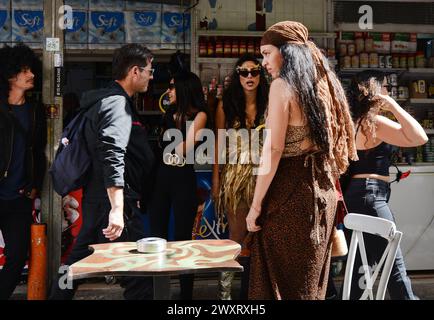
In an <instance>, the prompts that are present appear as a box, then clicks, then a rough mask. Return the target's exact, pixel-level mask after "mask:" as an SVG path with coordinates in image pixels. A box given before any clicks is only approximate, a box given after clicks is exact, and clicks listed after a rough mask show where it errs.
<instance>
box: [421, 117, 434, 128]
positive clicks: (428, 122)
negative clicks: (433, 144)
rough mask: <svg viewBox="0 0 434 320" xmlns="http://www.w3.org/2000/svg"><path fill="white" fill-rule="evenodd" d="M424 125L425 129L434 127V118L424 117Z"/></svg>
mask: <svg viewBox="0 0 434 320" xmlns="http://www.w3.org/2000/svg"><path fill="white" fill-rule="evenodd" d="M422 127H423V128H424V129H433V128H434V127H433V120H432V119H423V120H422Z"/></svg>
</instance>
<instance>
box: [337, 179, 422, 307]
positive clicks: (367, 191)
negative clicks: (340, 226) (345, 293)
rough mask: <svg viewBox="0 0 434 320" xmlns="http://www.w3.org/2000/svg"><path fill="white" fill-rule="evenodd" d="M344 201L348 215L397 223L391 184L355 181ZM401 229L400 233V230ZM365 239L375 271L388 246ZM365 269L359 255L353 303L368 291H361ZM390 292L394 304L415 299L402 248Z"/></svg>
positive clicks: (371, 237) (377, 239) (382, 241)
mask: <svg viewBox="0 0 434 320" xmlns="http://www.w3.org/2000/svg"><path fill="white" fill-rule="evenodd" d="M344 198H345V202H346V205H347V207H348V212H350V213H359V214H366V215H369V216H373V217H379V218H384V219H387V220H390V221H393V222H395V218H394V216H393V213H392V211H391V210H390V208H389V205H388V202H389V198H390V184H389V183H387V182H385V181H382V180H378V179H370V178H364V179H359V178H354V179H351V181H350V183H349V186H348V188H347V190H346V191H345V194H344ZM397 229H398V230H399V227H398V228H397ZM347 236H348V234H347ZM363 237H364V241H365V245H366V253H367V258H368V263H369V265H370V266H371V268H372V266H373V265H374V264H376V263H378V262H379V261H380V259H381V256H382V255H383V252H384V250H385V248H386V246H387V240H385V239H383V238H380V237H379V236H375V235H369V234H364V235H363ZM347 239H348V238H347ZM361 265H362V263H361V258H360V253H359V251H357V254H356V260H355V264H354V271H353V277H352V283H351V296H350V298H351V299H359V298H360V297H361V295H362V293H363V291H364V290H363V289H362V288H360V283H361V281H360V280H361V277H363V270H361ZM387 290H388V292H389V295H390V298H391V299H392V300H414V299H415V296H414V294H413V290H412V288H411V282H410V279H409V278H408V276H407V272H406V268H405V264H404V258H403V256H402V252H401V249H400V248H398V252H397V254H396V258H395V262H394V264H393V268H392V272H391V274H390V278H389V283H388V286H387Z"/></svg>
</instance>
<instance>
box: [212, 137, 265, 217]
mask: <svg viewBox="0 0 434 320" xmlns="http://www.w3.org/2000/svg"><path fill="white" fill-rule="evenodd" d="M237 134H238V130H237V129H233V130H228V133H227V136H228V138H229V139H228V140H229V141H235V140H234V139H235V137H236V135H237ZM249 144H250V146H253V147H252V148H251V147H250V146H246V145H241V143H240V141H239V140H238V141H237V145H236V148H230V147H229V144H228V146H227V148H226V150H225V151H224V152H226V164H225V165H224V167H223V169H222V171H221V173H220V193H219V198H218V200H217V203H216V212H217V214H218V216H219V217H220V218H222V217H223V215H224V214H225V213H227V212H228V211H230V212H232V213H233V214H236V211H237V209H238V208H239V207H240V205H241V206H243V207H245V206H247V207H250V204H251V203H252V200H253V194H254V192H255V182H256V176H255V175H254V172H253V171H254V169H255V167H257V165H256V164H255V162H256V163H258V161H259V158H260V155H261V150H262V147H261V146H262V132H260V130H255V129H252V130H250V129H249ZM256 146H258V147H259V148H256ZM234 159H235V160H236V162H235V161H234ZM254 159H256V160H254ZM231 161H232V162H231ZM234 162H235V163H234Z"/></svg>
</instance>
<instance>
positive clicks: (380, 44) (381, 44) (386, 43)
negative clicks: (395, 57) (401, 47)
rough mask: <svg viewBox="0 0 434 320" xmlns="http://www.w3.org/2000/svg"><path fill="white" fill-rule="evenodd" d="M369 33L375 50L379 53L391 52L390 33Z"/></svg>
mask: <svg viewBox="0 0 434 320" xmlns="http://www.w3.org/2000/svg"><path fill="white" fill-rule="evenodd" d="M369 35H370V36H371V37H372V40H373V44H372V46H373V51H375V52H377V53H384V54H387V53H390V33H386V32H370V33H369Z"/></svg>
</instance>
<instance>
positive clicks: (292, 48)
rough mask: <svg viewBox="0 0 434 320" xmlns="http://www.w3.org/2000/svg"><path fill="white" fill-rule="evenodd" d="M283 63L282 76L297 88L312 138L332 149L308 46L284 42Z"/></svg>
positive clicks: (323, 146)
mask: <svg viewBox="0 0 434 320" xmlns="http://www.w3.org/2000/svg"><path fill="white" fill-rule="evenodd" d="M280 53H281V54H282V56H283V64H282V68H281V70H280V77H281V78H282V79H284V80H285V81H286V82H287V83H288V84H289V87H290V88H291V89H292V90H294V92H295V94H296V96H297V99H298V103H299V105H300V106H301V108H302V110H303V113H304V116H305V117H306V119H307V122H308V124H309V126H310V130H311V139H312V141H313V142H314V143H315V145H316V146H317V147H318V148H319V149H320V150H323V151H326V150H329V146H330V141H329V139H328V133H327V128H326V126H325V123H327V118H326V111H325V106H324V105H323V104H322V101H321V99H319V97H318V87H317V82H316V81H317V80H316V66H315V62H314V60H313V57H312V53H311V50H310V49H309V47H308V46H307V45H295V44H289V43H288V44H284V45H282V46H281V47H280Z"/></svg>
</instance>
